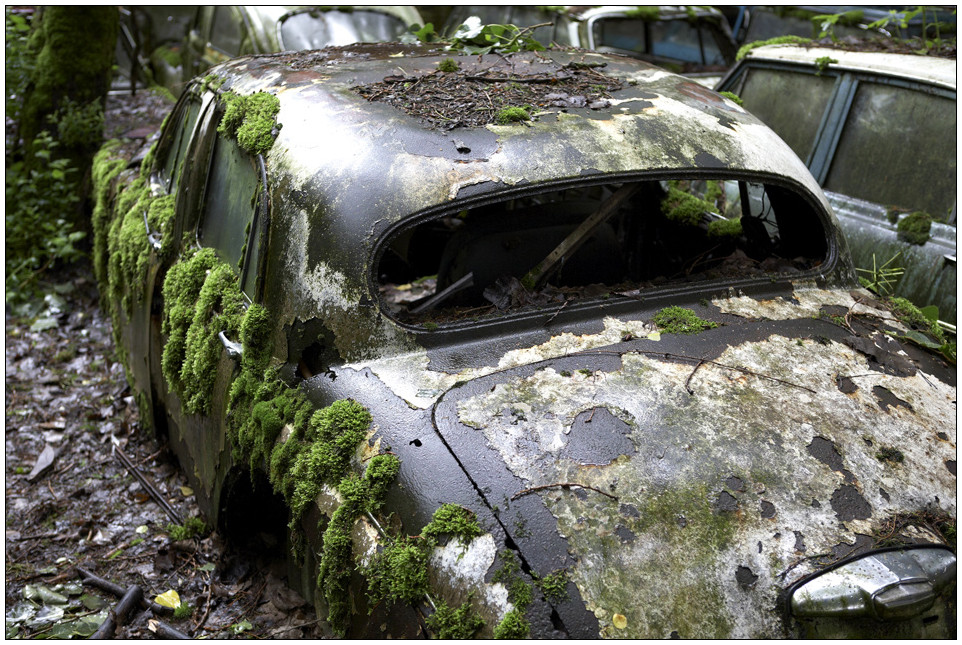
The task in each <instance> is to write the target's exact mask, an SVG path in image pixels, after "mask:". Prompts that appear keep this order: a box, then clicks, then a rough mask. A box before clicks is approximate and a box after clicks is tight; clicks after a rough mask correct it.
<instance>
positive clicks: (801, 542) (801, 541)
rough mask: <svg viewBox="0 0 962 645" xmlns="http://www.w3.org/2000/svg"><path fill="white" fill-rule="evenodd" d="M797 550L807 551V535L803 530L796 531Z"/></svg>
mask: <svg viewBox="0 0 962 645" xmlns="http://www.w3.org/2000/svg"><path fill="white" fill-rule="evenodd" d="M795 550H796V551H801V552H803V553H804V552H805V536H804V535H802V532H801V531H795Z"/></svg>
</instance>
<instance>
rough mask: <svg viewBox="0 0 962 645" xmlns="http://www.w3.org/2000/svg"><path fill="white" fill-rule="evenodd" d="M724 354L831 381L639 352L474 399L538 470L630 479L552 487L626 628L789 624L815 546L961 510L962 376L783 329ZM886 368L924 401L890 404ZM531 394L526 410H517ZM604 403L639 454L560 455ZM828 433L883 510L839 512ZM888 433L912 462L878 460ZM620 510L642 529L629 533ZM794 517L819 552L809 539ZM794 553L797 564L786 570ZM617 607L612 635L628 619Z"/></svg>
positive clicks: (756, 630)
mask: <svg viewBox="0 0 962 645" xmlns="http://www.w3.org/2000/svg"><path fill="white" fill-rule="evenodd" d="M717 362H719V363H722V364H725V365H731V366H737V367H742V368H745V369H749V370H751V371H753V372H756V373H758V374H763V375H767V376H771V377H774V378H778V379H783V380H785V381H788V382H790V383H797V384H799V385H804V386H806V387H809V388H811V389H813V390H815V391H816V392H818V395H817V396H816V395H812V394H810V393H808V392H806V391H805V390H803V389H801V388H798V387H792V386H791V385H787V384H783V383H778V382H774V381H771V380H766V379H763V378H759V377H757V376H752V375H746V374H744V373H741V372H737V371H732V370H727V369H724V368H721V367H718V366H714V365H703V366H701V367H700V368H699V370H698V372H697V374H696V375H695V376H694V378H693V379H692V380H691V386H692V388H693V389H694V390H695V394H694V395H689V394H688V393H687V391H685V387H684V384H685V382H686V380H687V379H688V377H689V375H690V374H691V372H692V366H691V365H685V364H678V363H669V362H662V361H660V360H655V359H652V358H648V357H646V356H644V355H639V354H626V355H624V357H623V364H622V368H621V369H619V370H616V371H613V372H610V373H595V374H593V375H591V376H588V377H583V376H576V375H573V376H571V377H563V376H561V375H560V374H557V373H556V372H554V370H552V369H545V370H541V371H538V372H536V373H535V374H533V375H531V376H529V377H527V378H519V379H517V380H515V381H509V382H506V383H502V384H499V385H498V386H497V387H495V388H494V389H493V390H492V391H489V392H485V393H483V394H480V395H477V396H475V397H472V398H469V399H465V400H463V401H460V402H459V404H458V414H459V417H460V420H461V422H462V423H464V424H465V425H466V426H468V427H473V428H476V429H477V431H479V432H482V433H483V434H484V436H485V438H486V440H487V442H488V444H489V445H491V446H492V447H494V448H495V449H496V450H497V451H498V452H499V453H500V455H501V457H502V458H503V459H504V460H505V462H506V463H507V464H508V466H509V468H510V469H511V471H512V472H513V473H514V474H515V475H517V476H518V477H520V478H522V479H523V480H524V481H525V482H526V485H529V486H540V485H546V484H552V483H556V482H562V481H563V482H577V483H581V484H583V485H585V486H592V487H594V488H597V489H600V490H614V491H615V493H616V494H617V495H618V497H619V500H618V502H614V501H612V500H610V499H608V498H606V497H604V496H601V495H598V494H596V493H593V492H592V491H590V490H589V491H587V494H586V496H584V497H578V496H575V495H574V494H572V493H571V492H570V491H561V490H558V489H551V490H550V491H548V492H544V493H542V494H541V496H542V499H543V500H544V501H545V503H546V504H547V505H548V508H549V509H550V510H551V511H552V512H553V513H554V514H555V516H556V517H557V518H558V523H559V532H560V533H561V534H563V535H565V536H567V538H568V541H569V545H570V548H571V550H572V553H573V554H574V555H575V556H576V557H577V558H578V563H577V565H576V566H574V567H573V568H572V569H570V570H569V575H570V576H571V579H572V580H573V581H574V582H575V584H576V585H577V587H578V589H579V591H580V592H581V594H582V597H583V598H584V600H585V602H586V603H587V606H588V609H589V610H591V611H595V612H596V613H600V614H601V615H602V616H603V617H606V616H610V615H612V614H615V613H619V614H623V615H624V616H626V617H627V621H628V626H627V628H626V630H625V631H623V632H622V631H621V630H619V631H618V635H623V636H627V637H636V638H653V637H666V636H668V635H669V633H670V632H671V631H675V630H679V632H680V634H681V635H682V636H683V637H684V636H694V635H700V636H714V637H732V638H758V637H763V636H773V635H778V634H780V630H781V624H780V618H779V616H778V614H777V612H776V611H775V610H774V608H775V606H776V595H777V593H778V591H779V589H780V588H781V587H782V586H783V585H784V584H786V582H790V581H791V580H794V579H797V578H798V577H800V576H801V575H804V574H805V573H808V572H811V571H813V570H815V569H816V567H817V564H816V563H815V561H814V560H806V559H805V558H806V556H807V555H812V554H818V553H826V552H828V553H830V552H831V550H832V547H834V546H836V545H838V544H852V543H854V542H855V539H856V533H862V534H870V533H871V529H872V527H874V526H877V525H878V523H879V522H880V521H881V520H883V519H884V518H885V516H886V515H887V514H888V513H889V512H894V511H905V512H910V511H916V510H921V509H922V508H925V507H932V506H939V507H941V508H942V509H943V510H944V511H946V512H948V513H949V514H950V515H955V513H956V500H955V497H954V494H953V491H954V490H955V478H954V476H952V475H951V474H950V473H949V471H948V470H947V469H946V468H945V467H944V466H943V463H942V462H943V461H945V460H950V459H951V460H954V459H955V453H954V449H952V448H951V447H950V445H949V443H948V442H942V441H938V440H937V439H936V437H935V434H934V433H935V430H934V429H943V430H945V432H947V433H948V434H949V435H950V438H951V443H954V441H955V436H954V433H955V429H954V427H953V423H952V420H953V419H954V418H955V415H956V404H955V397H956V390H955V388H954V387H951V386H948V385H945V384H944V383H942V382H940V381H938V380H937V379H935V378H932V377H928V376H927V375H925V374H923V373H921V372H919V373H917V374H916V375H915V376H912V377H896V376H890V375H886V374H881V373H876V372H872V371H871V369H870V368H869V366H868V362H867V360H866V358H865V356H863V355H861V354H859V353H858V352H855V351H854V350H852V349H850V348H848V347H847V346H845V345H842V344H840V343H835V342H829V343H827V344H825V345H822V344H819V343H816V342H813V341H807V340H803V341H801V345H799V341H798V340H797V339H790V338H785V337H782V336H777V335H776V336H772V337H770V338H768V339H767V340H765V341H761V342H748V343H743V344H741V345H738V346H735V347H730V348H728V349H727V350H726V351H725V352H724V353H723V354H722V355H721V356H719V358H718V359H717ZM863 374H868V375H869V376H866V377H860V378H859V379H856V380H857V381H858V382H859V389H858V390H857V391H856V392H855V393H853V394H849V395H846V394H844V393H842V392H840V391H839V390H838V388H837V386H836V381H835V379H836V377H837V376H838V375H853V376H854V375H863ZM863 378H864V382H863ZM875 385H882V386H883V387H885V388H887V389H889V390H890V391H891V392H893V393H895V394H896V396H898V397H900V398H902V399H904V400H907V401H918V402H919V404H918V405H914V404H913V405H914V407H915V411H914V412H909V411H908V410H905V409H903V408H898V409H892V408H890V409H889V411H888V412H885V411H883V410H882V409H881V408H880V406H879V405H878V401H877V400H876V399H875V397H874V395H873V394H872V387H874V386H875ZM521 403H523V404H525V406H526V407H525V419H524V421H523V422H519V421H518V420H517V419H513V418H512V415H510V414H506V413H505V410H506V408H509V407H510V406H517V405H519V404H521ZM597 406H602V407H605V408H607V409H609V410H612V411H619V413H620V415H621V416H622V417H627V418H628V419H629V420H630V423H629V425H630V427H631V428H632V432H631V434H630V439H631V441H632V442H633V443H634V444H635V447H636V448H637V452H636V454H635V455H634V456H631V457H627V456H622V457H619V458H618V459H616V460H614V461H613V462H611V463H610V464H609V465H608V466H603V467H596V466H595V467H586V466H583V465H581V464H580V463H577V462H575V461H573V460H571V459H568V458H565V457H562V456H560V455H559V454H558V451H557V444H556V443H553V440H554V439H557V438H563V437H564V432H565V428H570V422H571V420H573V419H574V417H575V416H576V415H577V414H578V413H579V412H580V411H583V410H585V409H588V408H592V407H597ZM814 437H822V438H823V439H825V440H828V441H831V442H832V443H833V444H834V445H835V446H836V449H837V451H838V453H839V454H840V456H841V459H842V463H843V465H844V468H845V469H846V470H848V471H850V472H851V473H852V474H853V475H854V478H855V480H856V481H855V484H854V487H855V488H856V490H858V491H859V493H860V494H861V495H862V496H863V497H864V499H865V501H866V502H867V503H868V504H869V505H870V506H871V509H872V513H873V514H872V517H871V518H870V519H868V520H852V521H848V522H840V521H839V520H838V518H837V517H836V511H835V510H834V509H833V506H832V499H833V494H834V493H835V492H836V491H837V490H839V489H840V488H841V487H842V486H845V485H847V484H848V482H847V481H846V477H845V475H844V474H843V473H842V472H840V471H834V470H832V469H831V468H830V467H829V466H828V465H826V464H825V463H823V462H821V461H819V460H818V459H816V458H815V457H814V456H812V455H811V454H810V453H809V450H808V448H807V446H808V445H809V444H811V443H812V440H813V438H814ZM868 437H871V438H872V439H868ZM870 440H871V441H872V444H871V445H870V444H869V443H868V441H870ZM881 445H891V446H893V447H897V448H898V449H899V450H900V451H901V452H902V453H903V454H904V456H905V460H904V462H903V463H902V464H898V465H895V464H892V463H891V462H885V461H881V460H879V459H878V458H877V457H876V452H877V450H878V449H879V447H880V446H881ZM542 454H544V455H545V456H546V458H544V459H541V458H539V457H540V455H542ZM731 476H736V477H738V478H740V479H741V480H742V481H743V483H744V488H743V489H742V490H728V489H727V487H726V486H727V485H726V483H725V482H726V479H727V478H728V477H731ZM880 483H881V484H882V486H884V489H885V492H884V494H883V492H882V490H881V489H880V486H879V484H880ZM612 486H614V488H612ZM723 490H726V491H728V492H729V493H730V494H731V495H733V496H734V498H735V499H736V500H737V504H738V512H737V513H734V512H728V511H720V510H718V509H717V508H714V504H715V502H716V500H717V498H718V496H719V495H720V493H721V491H723ZM884 495H887V496H888V499H886V498H885V497H884ZM936 496H938V502H936V501H935V497H936ZM762 501H765V502H768V503H771V504H773V505H774V507H775V509H776V515H775V517H774V518H771V519H768V518H763V517H761V511H760V504H761V502H762ZM813 502H814V503H816V504H817V506H815V505H813ZM623 504H630V505H632V506H634V507H635V508H636V509H638V513H637V516H632V515H630V514H629V515H625V514H624V513H622V512H621V511H620V508H621V505H623ZM726 513H727V514H726ZM679 517H684V518H685V525H684V526H681V525H680V524H679V522H680V520H678V518H679ZM618 526H622V527H626V528H628V529H629V530H630V531H632V533H633V535H634V537H633V539H632V540H631V541H628V542H623V541H622V540H621V538H620V537H619V535H618V534H616V533H615V528H616V527H618ZM795 531H800V532H801V533H802V539H803V541H804V544H805V546H806V551H805V552H796V551H795V544H796V539H795ZM776 535H778V536H779V537H778V538H776V537H775V536H776ZM759 543H760V544H761V545H762V546H761V553H759V546H758V545H759ZM739 566H745V567H748V568H749V569H751V571H752V573H753V574H754V575H757V576H758V580H757V581H756V583H755V584H754V585H752V586H751V587H749V588H745V587H742V586H740V585H739V584H738V583H737V580H736V578H735V572H736V569H737V567H739ZM792 567H794V568H792ZM790 568H791V573H790V575H789V576H788V577H787V578H785V579H784V580H783V579H781V578H779V577H778V576H779V574H780V573H781V572H783V571H785V570H787V569H790ZM706 606H710V607H711V611H710V612H705V611H704V608H705V607H706ZM605 620H606V619H603V620H602V633H603V635H615V632H614V630H613V629H612V626H611V625H610V624H608V623H607V622H605Z"/></svg>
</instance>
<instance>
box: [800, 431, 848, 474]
mask: <svg viewBox="0 0 962 645" xmlns="http://www.w3.org/2000/svg"><path fill="white" fill-rule="evenodd" d="M807 448H808V454H810V455H811V456H813V457H815V458H816V459H818V460H819V461H820V462H822V463H823V464H825V465H826V466H828V467H829V468H831V469H832V470H834V471H836V472H840V473H842V475H843V476H844V477H845V481H846V482H847V483H849V484H852V483H854V482H855V476H854V475H853V474H852V473H851V472H849V471H848V470H846V468H845V465H844V464H843V463H842V456H841V455H840V454H838V449H837V448H836V447H835V444H834V443H832V442H831V441H829V440H828V439H825V438H824V437H815V438H813V439H812V443H810V444H808V446H807Z"/></svg>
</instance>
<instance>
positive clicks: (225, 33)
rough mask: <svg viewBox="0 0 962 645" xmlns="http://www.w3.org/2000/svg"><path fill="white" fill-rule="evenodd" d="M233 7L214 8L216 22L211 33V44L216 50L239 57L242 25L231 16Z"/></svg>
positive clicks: (214, 21)
mask: <svg viewBox="0 0 962 645" xmlns="http://www.w3.org/2000/svg"><path fill="white" fill-rule="evenodd" d="M231 11H232V10H231V7H228V6H217V7H215V8H214V20H213V24H212V26H211V31H210V44H211V46H212V47H214V49H216V50H218V51H220V52H223V53H225V54H228V55H229V56H237V55H238V54H239V53H240V46H241V40H242V39H243V34H242V33H241V24H240V22H239V21H237V20H236V19H234V17H233V16H232V15H231Z"/></svg>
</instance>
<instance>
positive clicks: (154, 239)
mask: <svg viewBox="0 0 962 645" xmlns="http://www.w3.org/2000/svg"><path fill="white" fill-rule="evenodd" d="M144 226H145V227H146V228H147V243H148V244H150V247H151V248H152V249H153V250H155V251H159V250H160V246H161V241H160V233H157V232H155V231H152V230H150V222H148V221H147V211H146V210H144Z"/></svg>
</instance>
